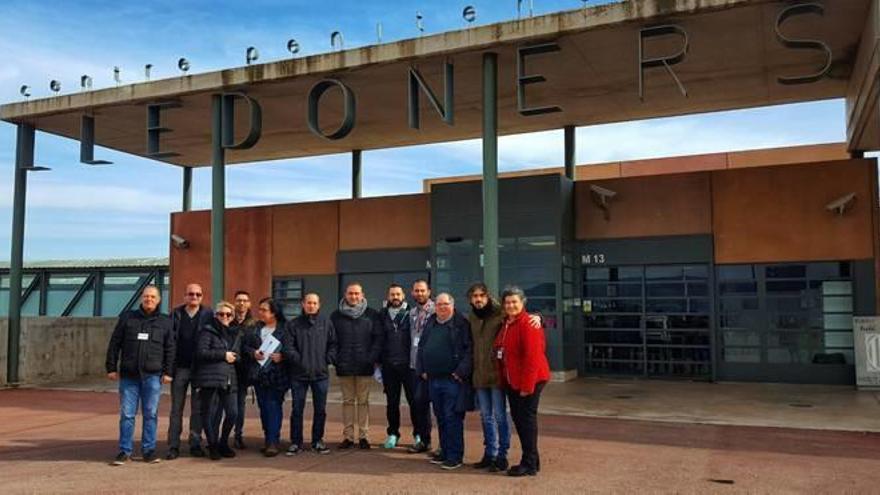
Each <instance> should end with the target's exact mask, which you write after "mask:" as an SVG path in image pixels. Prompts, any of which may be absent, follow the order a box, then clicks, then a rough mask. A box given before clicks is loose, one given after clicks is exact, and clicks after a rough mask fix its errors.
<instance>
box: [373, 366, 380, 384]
mask: <svg viewBox="0 0 880 495" xmlns="http://www.w3.org/2000/svg"><path fill="white" fill-rule="evenodd" d="M373 380H376V381H377V382H379V383H382V367H381V366H379V367H377V368H376V369H375V370H374V371H373Z"/></svg>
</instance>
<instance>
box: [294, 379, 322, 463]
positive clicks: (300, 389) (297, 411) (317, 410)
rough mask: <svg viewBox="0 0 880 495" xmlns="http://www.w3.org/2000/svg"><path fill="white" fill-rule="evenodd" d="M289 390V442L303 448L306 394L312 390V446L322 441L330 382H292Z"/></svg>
mask: <svg viewBox="0 0 880 495" xmlns="http://www.w3.org/2000/svg"><path fill="white" fill-rule="evenodd" d="M290 388H291V389H292V390H291V392H292V394H293V413H292V415H291V417H292V418H293V419H292V420H291V423H290V442H291V443H292V444H294V445H299V446H300V447H302V446H303V416H305V414H304V412H305V408H306V392H308V390H309V389H310V388H311V389H312V406H313V409H314V413H313V414H312V445H313V446H314V445H315V444H316V443H318V442H320V441H322V440H324V425H325V424H326V423H327V390H328V389H329V388H330V380H329V379H328V378H324V379H323V380H314V381H299V380H293V383H292V384H291V386H290Z"/></svg>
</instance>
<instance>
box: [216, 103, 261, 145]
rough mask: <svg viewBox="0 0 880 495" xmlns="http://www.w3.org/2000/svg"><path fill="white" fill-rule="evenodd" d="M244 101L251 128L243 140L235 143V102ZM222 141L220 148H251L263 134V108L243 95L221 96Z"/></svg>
mask: <svg viewBox="0 0 880 495" xmlns="http://www.w3.org/2000/svg"><path fill="white" fill-rule="evenodd" d="M238 99H241V100H244V101H245V103H247V105H248V107H249V108H250V110H251V127H250V130H249V131H248V134H247V136H245V138H244V139H242V140H241V141H239V142H238V143H236V142H235V100H238ZM222 126H223V139H222V141H221V143H222V146H223V147H224V148H226V149H230V150H246V149H249V148H253V147H254V145H255V144H257V142H258V141H259V140H260V136H261V135H262V133H263V108H262V107H261V106H260V104H259V103H257V100H255V99H253V98H251V97H249V96H248V95H246V94H244V93H225V94H224V95H223V124H222Z"/></svg>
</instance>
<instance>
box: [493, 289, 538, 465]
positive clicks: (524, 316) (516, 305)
mask: <svg viewBox="0 0 880 495" xmlns="http://www.w3.org/2000/svg"><path fill="white" fill-rule="evenodd" d="M501 304H502V305H503V307H504V314H505V317H504V324H503V325H502V327H501V331H499V332H498V335H497V337H496V338H495V345H494V349H495V359H496V362H497V364H498V380H499V384H500V385H501V387H502V388H503V389H504V390H505V392H506V393H507V399H508V402H509V403H510V415H511V417H512V418H513V424H514V425H515V426H516V433H517V436H519V442H520V444H521V445H522V460H521V461H520V463H519V464H517V465H516V466H513V467H511V468H510V469H508V470H507V474H508V475H510V476H535V475H536V474H537V473H538V471H540V470H541V459H540V457H539V456H538V402H539V400H540V398H541V391H542V390H543V389H544V385H546V383H547V382H548V381H549V380H550V363H549V362H548V361H547V353H546V347H547V344H546V341H545V340H544V329H543V327H542V326H541V325H540V324H539V323H537V322H536V321H534V320H532V319H531V318H530V317H529V314H528V313H527V312H526V311H525V305H526V295H525V293H524V292H523V291H522V289H520V288H519V287H515V286H514V287H508V288H506V289H505V290H504V292H503V293H502V295H501Z"/></svg>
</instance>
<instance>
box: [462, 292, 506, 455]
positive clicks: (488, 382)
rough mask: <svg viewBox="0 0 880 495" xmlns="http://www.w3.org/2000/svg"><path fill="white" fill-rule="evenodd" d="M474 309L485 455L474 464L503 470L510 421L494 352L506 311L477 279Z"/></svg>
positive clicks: (477, 385)
mask: <svg viewBox="0 0 880 495" xmlns="http://www.w3.org/2000/svg"><path fill="white" fill-rule="evenodd" d="M468 299H469V300H470V303H471V311H470V314H469V315H468V321H469V322H470V324H471V335H472V337H473V341H474V342H473V349H474V371H473V376H472V379H473V385H474V390H475V392H476V398H477V404H478V405H479V407H480V419H481V420H482V422H483V445H484V446H485V448H484V451H483V458H482V460H480V462H478V463H476V464H474V465H473V466H474V467H475V468H477V469H486V468H488V469H489V471H491V472H495V471H504V470H506V469H507V467H508V465H507V464H508V463H507V450H508V449H509V448H510V423H509V422H508V421H507V402H506V400H505V398H504V391H502V390H501V389H500V388H499V387H498V376H497V375H498V372H497V371H496V369H495V356H494V351H493V349H492V345H493V343H494V342H495V335H496V334H497V333H498V330H499V329H500V328H501V324H502V322H503V321H504V312H503V311H502V309H501V305H500V304H498V301H496V300H494V299H493V298H492V297H491V296H490V295H489V289H488V288H487V287H486V285H485V284H483V283H476V284H474V285H472V286H471V287H470V289H468Z"/></svg>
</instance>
